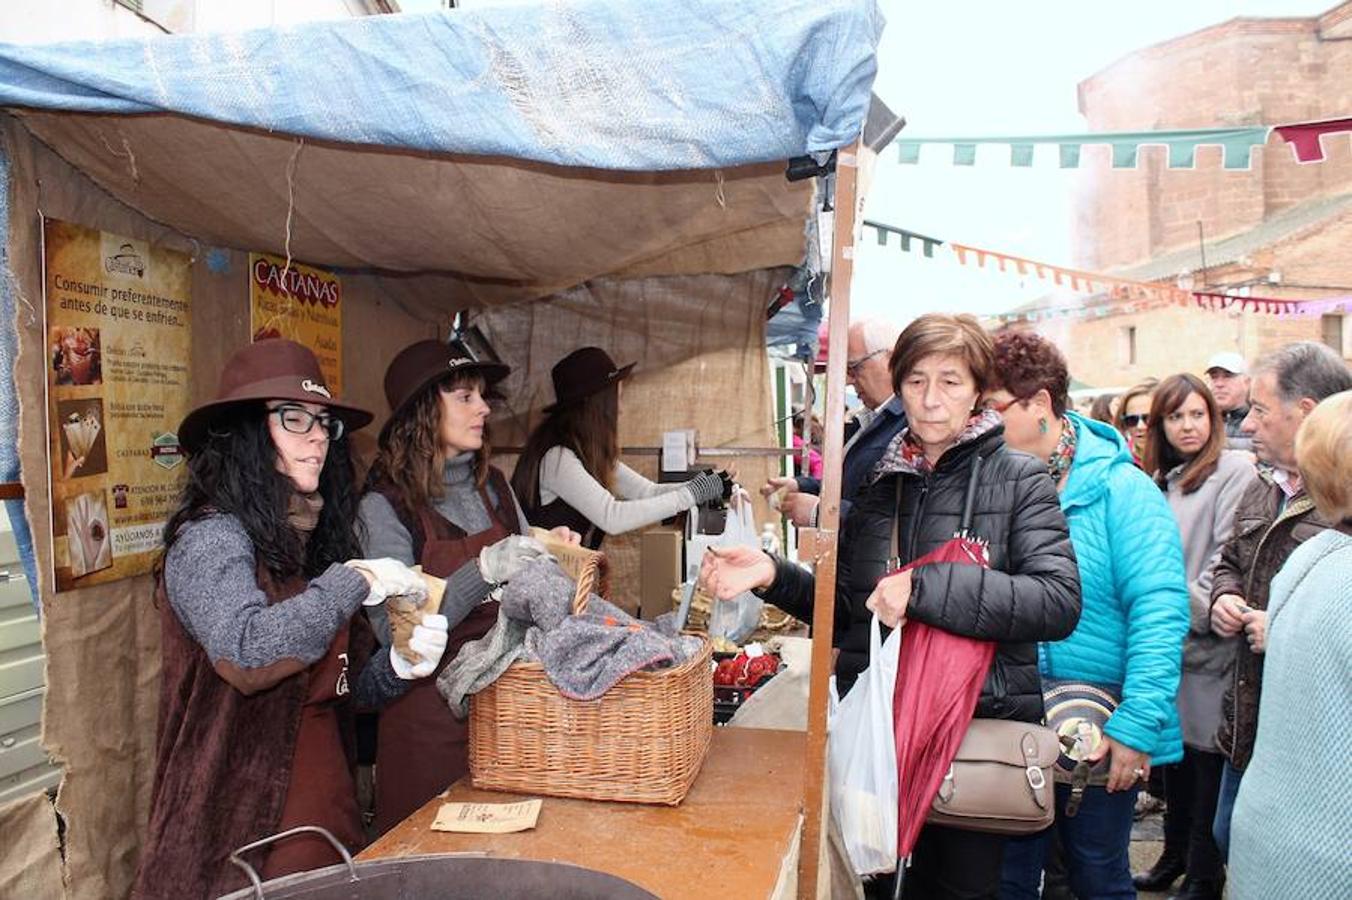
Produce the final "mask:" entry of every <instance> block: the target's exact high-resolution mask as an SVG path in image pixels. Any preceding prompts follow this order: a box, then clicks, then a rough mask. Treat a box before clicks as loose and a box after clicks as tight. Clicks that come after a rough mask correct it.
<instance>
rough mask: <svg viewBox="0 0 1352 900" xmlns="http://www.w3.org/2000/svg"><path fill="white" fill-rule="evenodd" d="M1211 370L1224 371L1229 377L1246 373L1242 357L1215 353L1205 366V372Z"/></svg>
mask: <svg viewBox="0 0 1352 900" xmlns="http://www.w3.org/2000/svg"><path fill="white" fill-rule="evenodd" d="M1212 369H1224V370H1225V371H1227V372H1229V373H1230V374H1231V375H1243V374H1244V373H1245V372H1246V371H1248V369H1247V367H1246V366H1245V365H1244V357H1242V356H1240V355H1239V354H1238V353H1217V354H1216V355H1215V356H1213V357H1211V359H1210V360H1209V361H1208V362H1207V364H1206V371H1208V372H1210V371H1211V370H1212Z"/></svg>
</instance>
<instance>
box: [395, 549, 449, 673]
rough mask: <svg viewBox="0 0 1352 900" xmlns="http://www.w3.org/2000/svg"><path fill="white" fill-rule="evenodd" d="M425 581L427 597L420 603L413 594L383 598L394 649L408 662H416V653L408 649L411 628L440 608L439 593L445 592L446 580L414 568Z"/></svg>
mask: <svg viewBox="0 0 1352 900" xmlns="http://www.w3.org/2000/svg"><path fill="white" fill-rule="evenodd" d="M415 571H417V572H418V574H420V575H422V577H423V581H425V582H427V597H426V598H422V599H423V602H422V603H421V604H420V603H418V602H417V601H418V600H419V598H418V597H415V596H396V597H387V598H385V613H386V615H388V616H389V617H390V634H391V635H392V636H393V638H394V649H395V652H397V653H398V654H399V655H400V656H402V657H403V658H404V659H406V660H408V661H409V662H410V663H417V662H418V654H416V653H414V652H413V651H412V650H409V649H408V642H409V641H410V640H411V639H412V637H413V628H414V627H415V626H417V625H421V624H422V617H423V616H424V615H427V614H428V613H435V612H436V611H437V610H439V609H441V595H442V594H444V593H446V582H445V581H443V580H442V579H440V578H438V577H436V576H435V575H428V574H427V573H426V572H423V571H422V569H421V568H418V569H416V570H415Z"/></svg>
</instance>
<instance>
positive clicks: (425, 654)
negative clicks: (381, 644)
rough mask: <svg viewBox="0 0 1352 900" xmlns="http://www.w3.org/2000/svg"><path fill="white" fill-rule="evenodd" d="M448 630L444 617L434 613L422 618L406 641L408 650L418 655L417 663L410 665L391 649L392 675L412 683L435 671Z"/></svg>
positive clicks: (444, 647) (448, 624)
mask: <svg viewBox="0 0 1352 900" xmlns="http://www.w3.org/2000/svg"><path fill="white" fill-rule="evenodd" d="M449 628H450V623H449V622H448V621H447V620H446V617H445V616H439V615H436V614H434V613H428V614H427V615H425V616H423V617H422V624H421V625H415V626H414V628H413V637H411V638H409V641H408V649H410V650H412V651H413V652H414V653H416V654H418V661H417V662H416V663H412V664H410V663H409V661H408V660H406V659H404V658H403V657H402V656H400V655H399V652H398V651H397V650H395V649H394V648H393V647H391V648H390V665H391V666H392V667H393V668H394V674H396V675H398V676H399V677H400V678H402V679H404V680H405V681H413V680H414V679H416V678H426V677H427V676H428V675H431V674H432V673H433V672H434V671H436V668H437V663H439V662H441V654H443V653H445V652H446V641H447V640H448V639H449V637H450V634H449Z"/></svg>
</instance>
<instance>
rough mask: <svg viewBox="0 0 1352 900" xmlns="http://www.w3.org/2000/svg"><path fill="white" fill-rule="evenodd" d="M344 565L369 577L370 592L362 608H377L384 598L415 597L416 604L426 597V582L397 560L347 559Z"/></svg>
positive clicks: (362, 603)
mask: <svg viewBox="0 0 1352 900" xmlns="http://www.w3.org/2000/svg"><path fill="white" fill-rule="evenodd" d="M344 565H347V566H350V567H352V568H354V569H360V570H361V571H363V572H365V573H366V574H368V575H370V576H371V590H370V592H369V593H367V595H366V599H365V600H363V601H362V602H361V605H362V606H379V605H380V604H381V603H384V602H385V598H386V597H402V596H410V597H415V598H417V600H418V603H419V604H421V603H422V600H423V599H424V598H426V597H427V582H426V581H424V580H423V577H422V576H421V575H419V574H418V573H417V572H415V571H413V570H412V569H410V568H409V567H408V566H406V565H404V564H403V563H401V562H400V561H399V560H397V559H390V558H388V557H386V558H384V559H349V560H348V561H347V562H346V563H344Z"/></svg>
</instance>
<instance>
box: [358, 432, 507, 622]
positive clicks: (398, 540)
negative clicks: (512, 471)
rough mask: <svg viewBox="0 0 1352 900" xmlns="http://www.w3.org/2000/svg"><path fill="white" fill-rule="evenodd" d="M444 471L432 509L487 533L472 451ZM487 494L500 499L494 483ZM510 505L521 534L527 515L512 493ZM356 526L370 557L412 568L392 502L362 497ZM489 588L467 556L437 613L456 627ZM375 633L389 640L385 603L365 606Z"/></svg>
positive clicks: (408, 543) (469, 530)
mask: <svg viewBox="0 0 1352 900" xmlns="http://www.w3.org/2000/svg"><path fill="white" fill-rule="evenodd" d="M443 472H444V481H443V484H444V487H445V490H444V492H443V495H442V497H441V498H440V499H438V500H436V501H434V503H433V507H432V508H433V509H435V510H436V511H437V512H438V513H440V514H441V515H442V516H444V517H445V518H446V520H447V521H449V522H450V523H451V524H452V525H454V526H456V527H457V528H459V529H461V530H462V531H464V532H465V534H471V535H472V534H478V533H479V532H481V531H487V530H488V529H489V528H490V527H491V526H492V524H493V520H492V517H491V516H490V514H489V511H488V509H486V508H485V507H484V503H483V499H482V498H481V497H480V496H479V489H478V488H477V487H476V486H475V483H474V454H473V453H462V454H461V455H459V456H456V457H453V458H452V459H451V460H449V461H448V462H447V463H446V466H445V469H444V470H443ZM488 496H489V498H490V499H491V500H492V501H493V502H494V503H497V502H498V500H499V498H498V497H497V495H496V494H495V493H494V491H493V488H492V485H489V487H488ZM511 503H512V509H514V510H515V511H516V518H517V521H518V522H519V523H520V525H519V529H520V532H521V533H522V534H525V533H527V532H528V530H529V526H528V525H527V523H526V516H525V514H524V513H523V512H522V511H521V506H520V504H518V503H517V500H516V496H515V495H512V497H511ZM357 518H358V521H359V522H360V527H359V528H358V530H357V535H358V537H359V538H360V539H361V543H362V552H363V553H365V554H366V556H367V558H369V559H379V558H382V557H389V558H391V559H397V560H399V561H400V562H402V563H403V564H404V565H407V566H411V565H413V564H414V561H415V553H414V547H413V537H412V535H410V534H409V531H408V529H407V528H405V527H404V524H403V523H402V522H400V521H399V517H398V516H397V515H395V512H394V507H392V506H391V505H390V501H388V500H386V499H385V498H384V497H383V496H381V495H380V494H377V493H375V492H371V493H368V494H366V496H364V497H362V498H361V507H360V509H359V511H358V514H357ZM492 589H493V586H492V585H491V584H489V583H488V582H486V581H484V579H483V576H481V575H480V574H479V562H478V560H469V561H468V562H466V563H465V564H464V565H462V566H461V567H460V568H458V569H456V570H455V571H454V572H452V573H451V574H450V575H449V576H448V577H447V578H446V593H445V595H444V596H443V597H442V599H441V614H442V615H443V616H445V617H446V618H447V620H448V621H449V623H450V627H451V628H454V627H455V626H456V625H458V624H459V623H460V622H462V621H464V618H465V616H467V615H469V614H470V612H471V611H472V610H473V609H474V607H475V606H477V605H478V604H480V603H482V602H483V600H484V598H485V597H487V596H488V593H489V591H491V590H492ZM367 614H368V615H369V616H370V619H371V624H372V626H373V627H374V628H375V630H376V636H377V637H378V638H380V642H381V644H383V645H386V646H388V645H389V643H390V623H389V619H388V618H387V617H386V615H385V607H384V606H383V605H382V606H375V607H371V608H370V609H368V610H367Z"/></svg>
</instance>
